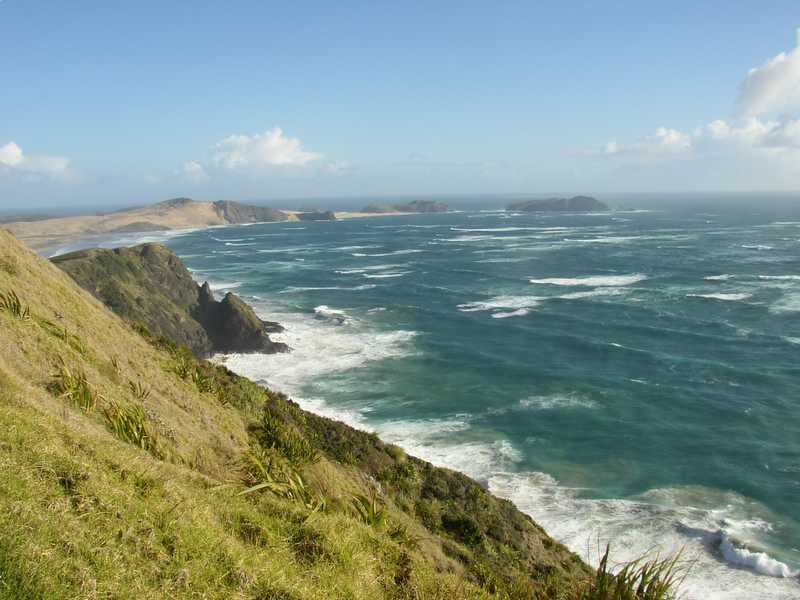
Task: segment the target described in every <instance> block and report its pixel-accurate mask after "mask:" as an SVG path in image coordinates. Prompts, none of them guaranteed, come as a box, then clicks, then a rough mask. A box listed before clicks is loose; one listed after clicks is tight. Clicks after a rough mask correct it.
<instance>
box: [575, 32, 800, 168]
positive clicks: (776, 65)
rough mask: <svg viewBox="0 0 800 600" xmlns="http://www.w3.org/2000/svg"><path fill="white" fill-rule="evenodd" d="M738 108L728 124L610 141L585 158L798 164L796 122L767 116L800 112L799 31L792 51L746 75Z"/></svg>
mask: <svg viewBox="0 0 800 600" xmlns="http://www.w3.org/2000/svg"><path fill="white" fill-rule="evenodd" d="M738 107H739V111H738V113H737V115H736V116H735V117H734V118H733V119H732V120H725V119H716V120H714V121H711V122H710V123H708V124H707V125H703V126H701V127H698V128H697V129H695V130H694V131H691V132H688V131H681V130H678V129H672V128H668V127H659V128H658V129H656V131H655V133H654V134H653V135H649V136H645V137H643V138H640V139H639V140H636V141H634V142H631V143H621V142H618V141H616V140H613V141H610V142H608V143H606V144H605V146H603V147H602V149H599V150H595V151H591V152H589V154H594V155H598V154H599V155H604V156H608V157H621V158H620V160H621V159H622V158H624V157H628V158H632V159H639V160H642V159H660V160H663V159H672V158H692V159H702V158H713V159H714V160H719V159H720V158H724V159H725V160H728V161H729V162H731V163H736V164H744V163H742V162H741V161H742V160H754V159H763V160H767V161H769V160H775V159H777V163H776V164H784V165H786V164H789V163H790V162H791V161H796V160H797V159H798V158H800V119H799V118H795V117H793V116H791V115H784V116H782V117H780V118H778V119H776V118H774V117H773V118H770V117H769V116H768V115H770V114H772V113H774V112H775V111H779V110H788V109H800V30H798V46H797V47H796V48H794V49H793V50H791V51H790V52H788V53H786V52H781V53H780V54H778V55H777V56H775V57H773V58H771V59H770V60H768V61H767V62H765V63H764V64H763V65H761V66H760V67H757V68H755V69H751V70H750V72H749V73H748V74H747V76H746V77H745V79H744V81H743V82H742V84H741V86H740V93H739V97H738ZM736 161H739V162H738V163H737V162H736Z"/></svg>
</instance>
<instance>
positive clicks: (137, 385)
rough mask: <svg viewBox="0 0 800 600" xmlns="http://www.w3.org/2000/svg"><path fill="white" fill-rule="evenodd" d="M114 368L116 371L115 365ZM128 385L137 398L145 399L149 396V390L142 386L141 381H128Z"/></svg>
mask: <svg viewBox="0 0 800 600" xmlns="http://www.w3.org/2000/svg"><path fill="white" fill-rule="evenodd" d="M114 368H115V370H117V371H118V370H119V368H118V367H116V366H115V367H114ZM128 387H130V389H131V393H132V394H133V397H134V398H136V399H137V400H147V399H148V398H149V397H150V390H149V389H147V388H146V387H144V386H143V385H142V382H141V381H129V382H128Z"/></svg>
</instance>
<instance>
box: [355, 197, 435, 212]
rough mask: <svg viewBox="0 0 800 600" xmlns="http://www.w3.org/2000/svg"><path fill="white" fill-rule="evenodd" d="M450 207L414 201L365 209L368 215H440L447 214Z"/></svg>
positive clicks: (372, 205) (372, 206)
mask: <svg viewBox="0 0 800 600" xmlns="http://www.w3.org/2000/svg"><path fill="white" fill-rule="evenodd" d="M448 210H449V209H448V206H447V204H445V203H444V202H434V201H433V200H414V201H412V202H408V203H406V204H370V205H369V206H366V207H364V210H363V212H366V213H378V214H382V213H396V212H404V213H439V212H447V211H448Z"/></svg>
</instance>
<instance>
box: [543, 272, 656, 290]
mask: <svg viewBox="0 0 800 600" xmlns="http://www.w3.org/2000/svg"><path fill="white" fill-rule="evenodd" d="M645 279H647V275H642V274H641V273H633V274H631V275H592V276H588V277H573V278H566V277H548V278H544V279H531V280H530V282H531V283H542V284H549V285H569V286H598V287H601V286H620V285H631V284H634V283H638V282H640V281H644V280H645Z"/></svg>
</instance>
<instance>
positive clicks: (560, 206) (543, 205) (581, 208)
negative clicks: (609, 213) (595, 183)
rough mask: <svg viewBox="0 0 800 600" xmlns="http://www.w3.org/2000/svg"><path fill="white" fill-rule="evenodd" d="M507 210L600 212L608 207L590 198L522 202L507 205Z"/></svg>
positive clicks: (575, 197)
mask: <svg viewBox="0 0 800 600" xmlns="http://www.w3.org/2000/svg"><path fill="white" fill-rule="evenodd" d="M508 210H511V211H518V212H600V211H606V210H608V206H606V205H605V204H603V203H602V202H600V201H599V200H597V199H596V198H592V197H591V196H573V197H572V198H542V199H537V200H522V201H520V202H514V203H513V204H509V205H508Z"/></svg>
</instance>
